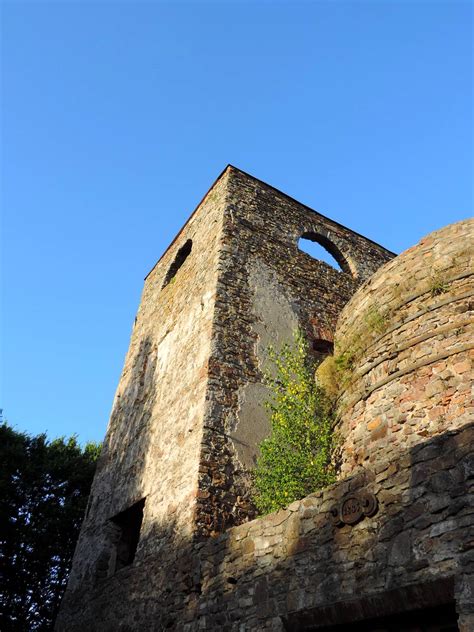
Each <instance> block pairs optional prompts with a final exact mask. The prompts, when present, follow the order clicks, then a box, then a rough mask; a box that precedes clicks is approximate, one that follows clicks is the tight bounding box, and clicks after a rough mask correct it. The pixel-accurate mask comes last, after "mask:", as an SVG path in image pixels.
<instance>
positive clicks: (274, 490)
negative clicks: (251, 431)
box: [254, 332, 335, 514]
mask: <svg viewBox="0 0 474 632" xmlns="http://www.w3.org/2000/svg"><path fill="white" fill-rule="evenodd" d="M269 357H270V359H271V361H272V365H273V366H272V369H273V370H270V371H268V373H267V374H266V376H265V380H266V383H267V384H268V386H269V387H270V391H271V396H270V400H269V401H268V402H267V404H266V406H267V408H268V410H269V413H270V421H271V433H270V435H269V437H268V438H267V439H265V440H264V441H263V442H262V443H261V444H260V446H259V447H260V457H259V458H258V460H257V466H256V469H255V470H254V502H255V505H256V506H257V509H258V510H259V512H261V513H262V514H266V513H270V512H272V511H276V510H278V509H280V508H281V507H284V506H286V505H288V504H289V503H291V502H293V501H294V500H298V499H300V498H304V497H305V496H307V495H308V494H310V493H312V492H315V491H316V490H318V489H321V488H322V487H325V486H326V485H329V484H330V483H332V482H334V480H335V472H334V467H333V465H332V463H331V456H332V451H333V447H334V436H333V414H332V406H331V403H330V399H329V398H328V397H327V395H326V393H325V391H324V389H323V388H322V387H321V386H320V385H319V384H318V383H317V382H316V381H315V378H314V370H315V365H314V362H312V360H311V358H310V354H309V352H308V345H307V342H306V340H305V338H304V336H303V334H302V333H301V332H297V333H296V334H295V340H294V343H293V344H292V345H288V344H287V345H284V346H283V348H282V349H281V351H275V349H273V348H270V349H269Z"/></svg>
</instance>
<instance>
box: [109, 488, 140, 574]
mask: <svg viewBox="0 0 474 632" xmlns="http://www.w3.org/2000/svg"><path fill="white" fill-rule="evenodd" d="M144 505H145V499H144V498H143V499H142V500H139V501H138V502H137V503H135V504H134V505H132V506H131V507H129V508H128V509H125V511H122V512H121V513H119V514H117V515H116V516H115V517H114V518H112V522H113V523H114V524H115V525H116V526H117V527H119V529H120V535H119V539H118V541H117V549H116V561H115V570H116V571H118V570H120V569H121V568H123V567H124V566H129V565H130V564H131V563H132V562H133V560H134V559H135V553H136V551H137V546H138V541H139V539H140V529H141V526H142V520H143V507H144Z"/></svg>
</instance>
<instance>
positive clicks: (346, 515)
mask: <svg viewBox="0 0 474 632" xmlns="http://www.w3.org/2000/svg"><path fill="white" fill-rule="evenodd" d="M363 515H364V511H363V509H362V503H361V502H360V500H359V498H357V496H348V497H347V498H345V499H344V501H343V503H342V505H341V518H342V520H343V522H345V523H346V524H355V523H356V522H357V521H358V520H360V519H361V518H362V516H363Z"/></svg>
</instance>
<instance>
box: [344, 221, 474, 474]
mask: <svg viewBox="0 0 474 632" xmlns="http://www.w3.org/2000/svg"><path fill="white" fill-rule="evenodd" d="M473 235H474V221H473V220H466V221H463V222H459V223H457V224H452V225H450V226H447V227H446V228H443V229H441V230H438V231H436V232H434V233H432V234H430V235H428V236H427V237H425V238H424V239H422V240H421V241H420V243H419V244H417V245H416V246H414V247H413V248H410V249H409V250H407V251H405V252H404V253H402V254H401V255H399V256H398V257H396V258H395V259H394V260H392V261H391V262H389V263H387V264H385V265H384V266H383V267H382V268H380V269H379V270H378V271H377V272H376V273H375V274H374V275H373V276H372V277H371V279H370V280H369V281H367V282H366V283H365V284H364V285H363V286H362V287H361V288H360V289H359V290H358V291H357V292H356V294H355V295H354V296H353V298H352V299H351V300H350V302H349V303H348V304H347V306H346V307H345V308H344V310H343V311H342V313H341V316H340V318H339V321H338V326H337V330H336V337H335V345H336V361H337V363H338V365H339V367H340V369H341V372H342V383H343V384H342V386H343V394H342V396H341V397H340V399H339V402H338V406H339V413H340V422H339V433H340V436H341V437H342V438H343V443H342V450H341V452H342V470H341V475H342V476H346V475H348V474H350V473H351V472H352V471H353V470H354V468H356V467H357V466H360V465H363V466H365V467H370V468H373V467H374V466H375V464H376V463H377V462H378V461H380V460H386V459H391V458H393V459H396V458H397V457H398V456H399V455H400V453H401V452H402V451H406V450H407V449H408V448H410V447H412V446H413V445H415V444H417V443H419V442H420V441H421V440H423V439H426V438H429V437H433V436H435V435H438V434H441V433H444V432H446V431H448V430H450V431H451V430H455V429H456V428H460V427H461V426H463V425H464V424H466V423H467V422H468V421H472V420H473V418H474V403H473V394H472V358H473V349H474V336H473V331H474V327H473V325H474V323H473V321H472V309H473V305H474V292H473V286H472V275H473V272H474V248H473V240H472V237H473Z"/></svg>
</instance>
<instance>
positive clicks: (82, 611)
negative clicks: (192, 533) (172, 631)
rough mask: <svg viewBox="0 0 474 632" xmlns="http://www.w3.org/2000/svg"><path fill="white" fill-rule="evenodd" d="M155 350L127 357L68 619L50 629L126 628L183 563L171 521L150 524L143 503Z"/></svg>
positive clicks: (151, 437) (148, 345)
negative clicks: (173, 569)
mask: <svg viewBox="0 0 474 632" xmlns="http://www.w3.org/2000/svg"><path fill="white" fill-rule="evenodd" d="M156 351H157V350H156V345H155V344H154V343H153V342H152V340H151V338H149V337H146V338H144V339H143V340H141V341H140V343H139V345H138V348H137V349H136V350H135V352H133V351H132V357H133V359H132V361H131V364H130V370H129V373H128V379H126V383H125V386H124V387H123V388H119V391H118V392H117V396H116V399H115V402H114V407H113V410H112V414H111V421H110V424H109V430H108V433H107V436H106V438H105V441H104V446H103V449H102V454H101V457H100V461H99V463H98V467H97V473H96V478H95V480H94V485H93V489H92V494H91V497H90V499H89V505H88V509H87V511H86V516H85V520H84V525H83V529H82V532H81V536H80V539H79V542H78V546H77V549H76V557H77V560H75V563H74V566H73V568H74V571H73V573H74V574H73V575H72V576H71V577H70V581H69V585H68V590H67V591H66V594H65V596H64V599H63V604H62V609H64V612H65V613H67V615H66V614H65V616H67V619H66V618H64V619H63V614H62V610H61V611H60V614H59V617H58V620H57V624H56V630H61V631H63V630H64V631H66V630H67V631H68V632H73V631H75V630H77V631H79V630H80V631H81V632H83V631H84V630H85V629H87V630H100V631H101V632H107V631H110V632H112V630H113V632H117V631H118V630H124V631H125V630H130V629H132V628H130V625H132V622H133V620H134V619H135V616H140V617H146V616H147V614H146V610H147V608H146V607H145V604H146V603H147V600H148V599H149V596H150V595H151V594H159V593H161V592H163V586H167V585H170V583H169V575H168V573H169V566H170V565H177V566H178V567H179V564H181V563H184V562H183V555H182V553H181V551H182V550H184V549H185V548H186V546H188V545H189V538H188V539H187V541H186V542H184V543H183V542H182V539H183V536H182V535H180V534H179V533H178V531H177V528H176V524H175V522H174V521H173V520H172V519H168V520H167V522H166V524H160V523H158V522H157V520H156V519H155V518H154V516H153V505H154V502H152V501H151V498H150V497H151V496H153V492H154V490H153V486H152V484H151V482H150V472H147V462H149V455H150V452H153V453H154V458H155V459H156V461H155V462H158V463H159V455H157V454H156V451H157V450H158V447H157V446H156V445H155V444H154V442H155V441H156V434H155V431H156V429H155V428H154V427H153V424H154V423H155V422H154V420H153V408H154V404H155V400H156V386H155V384H156V383H157V377H156V375H155V372H156V370H157V352H156ZM147 459H148V461H147ZM183 544H184V546H183ZM163 558H165V563H163ZM188 581H189V580H188V578H186V579H185V580H183V584H182V585H180V584H179V583H177V584H176V586H175V587H174V590H180V591H184V590H187V589H188V588H187V584H188ZM165 596H166V590H165ZM153 609H154V608H153ZM139 613H141V614H139ZM165 618H166V617H165ZM76 622H80V624H76Z"/></svg>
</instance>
